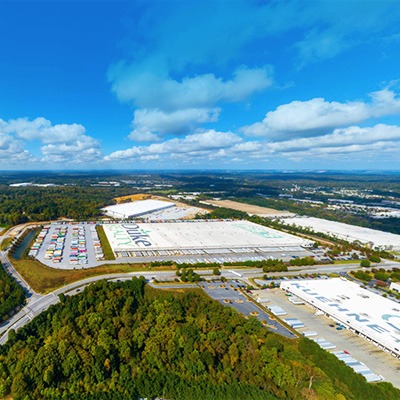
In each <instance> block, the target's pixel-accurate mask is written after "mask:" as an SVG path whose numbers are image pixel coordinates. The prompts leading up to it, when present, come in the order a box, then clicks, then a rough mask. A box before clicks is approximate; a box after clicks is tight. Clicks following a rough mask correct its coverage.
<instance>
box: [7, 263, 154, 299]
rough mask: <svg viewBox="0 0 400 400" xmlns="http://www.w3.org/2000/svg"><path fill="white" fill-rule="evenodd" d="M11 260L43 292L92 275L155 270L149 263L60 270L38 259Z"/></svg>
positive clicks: (37, 290)
mask: <svg viewBox="0 0 400 400" xmlns="http://www.w3.org/2000/svg"><path fill="white" fill-rule="evenodd" d="M11 262H12V264H13V265H14V267H15V269H16V270H17V271H18V272H19V273H20V274H21V276H22V277H23V278H24V279H25V280H26V281H27V282H28V284H29V285H30V286H31V287H32V289H33V290H35V292H38V293H43V294H46V293H49V292H52V291H53V290H55V289H58V288H60V287H62V286H65V285H68V284H70V283H73V282H77V281H80V280H82V279H85V278H90V277H92V276H97V275H106V274H118V273H127V272H135V271H150V270H153V268H150V266H149V265H147V264H116V265H104V266H101V267H95V268H87V269H79V270H60V269H54V268H49V267H46V266H45V265H43V264H42V263H40V262H39V261H37V260H23V259H22V260H14V259H11ZM154 270H156V268H154Z"/></svg>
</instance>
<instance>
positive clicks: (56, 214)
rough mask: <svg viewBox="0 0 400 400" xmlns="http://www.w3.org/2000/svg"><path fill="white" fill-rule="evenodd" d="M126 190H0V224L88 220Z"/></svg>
mask: <svg viewBox="0 0 400 400" xmlns="http://www.w3.org/2000/svg"><path fill="white" fill-rule="evenodd" d="M126 190H127V189H124V190H122V189H119V190H116V188H108V187H106V188H99V187H76V186H65V187H46V188H43V187H21V188H8V187H7V188H4V187H0V223H3V224H10V225H15V224H19V223H23V222H29V221H49V220H52V219H57V218H61V217H64V218H71V219H77V220H79V219H84V220H85V219H90V218H95V217H97V216H99V215H100V208H101V207H103V206H105V205H108V204H111V203H112V202H113V200H112V199H113V197H115V196H116V195H119V194H121V193H122V194H126Z"/></svg>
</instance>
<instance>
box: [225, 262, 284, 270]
mask: <svg viewBox="0 0 400 400" xmlns="http://www.w3.org/2000/svg"><path fill="white" fill-rule="evenodd" d="M224 265H225V266H232V267H235V266H245V267H254V268H262V270H263V272H279V271H287V270H288V267H287V264H286V263H285V262H284V261H282V260H278V259H269V260H260V261H253V260H247V261H233V262H224Z"/></svg>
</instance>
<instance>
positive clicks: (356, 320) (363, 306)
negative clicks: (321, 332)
mask: <svg viewBox="0 0 400 400" xmlns="http://www.w3.org/2000/svg"><path fill="white" fill-rule="evenodd" d="M281 289H283V290H285V291H287V292H289V293H292V294H294V295H295V296H297V297H300V298H301V299H303V300H304V301H305V302H306V303H308V304H310V305H312V306H313V307H314V308H316V309H317V310H320V311H323V312H324V313H325V314H326V315H327V316H329V317H331V318H333V319H334V320H335V321H337V322H339V323H341V324H343V325H344V326H346V327H347V328H349V329H350V330H351V331H353V332H355V333H357V334H358V335H359V336H361V337H363V338H365V339H367V340H368V341H371V342H373V343H374V344H375V345H377V346H378V347H380V348H382V349H384V350H386V351H388V352H390V353H391V354H392V355H394V356H396V357H398V358H399V357H400V304H398V303H397V302H395V301H393V300H389V299H387V298H385V297H382V296H380V295H379V294H376V293H373V292H371V291H369V290H367V289H364V288H362V287H361V286H359V285H358V284H356V283H354V282H350V281H348V280H347V279H344V278H333V279H324V280H322V279H321V280H303V281H283V282H282V283H281Z"/></svg>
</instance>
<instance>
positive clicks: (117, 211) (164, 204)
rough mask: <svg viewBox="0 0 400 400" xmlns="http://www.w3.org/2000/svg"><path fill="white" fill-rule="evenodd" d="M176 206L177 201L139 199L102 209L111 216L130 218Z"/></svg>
mask: <svg viewBox="0 0 400 400" xmlns="http://www.w3.org/2000/svg"><path fill="white" fill-rule="evenodd" d="M175 206H176V204H175V203H170V202H168V201H162V200H138V201H134V202H131V203H122V204H116V205H113V206H108V207H104V208H102V210H103V212H104V213H105V214H106V215H108V216H109V217H113V218H118V219H130V218H135V217H140V216H142V215H145V214H148V213H151V212H154V211H160V210H165V209H167V208H171V207H175Z"/></svg>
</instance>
